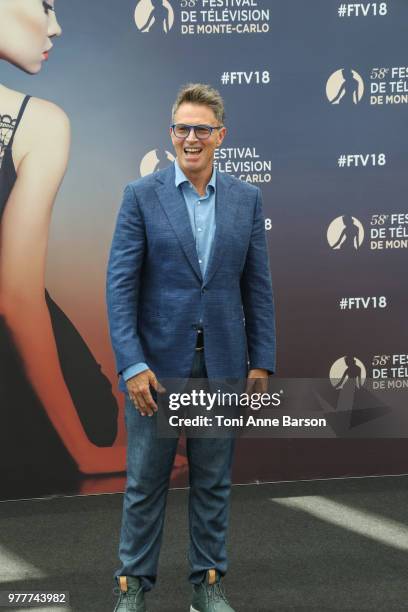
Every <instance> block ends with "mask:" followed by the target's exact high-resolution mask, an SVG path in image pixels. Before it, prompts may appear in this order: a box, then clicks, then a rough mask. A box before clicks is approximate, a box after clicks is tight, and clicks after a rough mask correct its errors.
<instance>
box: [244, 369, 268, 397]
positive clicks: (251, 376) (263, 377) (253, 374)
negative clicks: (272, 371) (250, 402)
mask: <svg viewBox="0 0 408 612" xmlns="http://www.w3.org/2000/svg"><path fill="white" fill-rule="evenodd" d="M268 376H269V374H268V370H262V369H261V368H256V369H254V370H249V372H248V378H247V384H246V389H245V393H248V394H249V395H250V394H251V393H267V391H268Z"/></svg>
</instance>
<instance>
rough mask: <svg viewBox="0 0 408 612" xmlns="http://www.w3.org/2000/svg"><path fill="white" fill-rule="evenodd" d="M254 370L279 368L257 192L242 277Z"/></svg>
mask: <svg viewBox="0 0 408 612" xmlns="http://www.w3.org/2000/svg"><path fill="white" fill-rule="evenodd" d="M241 297H242V304H243V308H244V315H245V329H246V335H247V344H248V356H249V367H250V369H254V368H262V369H265V370H268V371H269V372H270V373H271V374H273V373H274V372H275V368H276V331H275V307H274V299H273V291H272V279H271V271H270V265H269V256H268V247H267V242H266V233H265V219H264V215H263V208H262V194H261V190H260V189H259V188H257V196H256V203H255V212H254V220H253V225H252V233H251V239H250V243H249V247H248V251H247V256H246V261H245V265H244V269H243V273H242V276H241Z"/></svg>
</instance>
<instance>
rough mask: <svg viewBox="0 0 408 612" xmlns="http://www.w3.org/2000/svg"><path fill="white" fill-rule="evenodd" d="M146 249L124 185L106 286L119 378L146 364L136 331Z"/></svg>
mask: <svg viewBox="0 0 408 612" xmlns="http://www.w3.org/2000/svg"><path fill="white" fill-rule="evenodd" d="M145 245H146V237H145V227H144V220H143V216H142V214H141V211H140V207H139V203H138V201H137V197H136V194H135V191H134V188H133V187H132V185H127V187H126V188H125V191H124V195H123V200H122V205H121V207H120V210H119V214H118V218H117V222H116V227H115V232H114V235H113V240H112V246H111V250H110V255H109V262H108V272H107V282H106V300H107V307H108V318H109V330H110V336H111V341H112V346H113V351H114V354H115V359H116V370H117V372H118V374H120V373H121V372H122V371H123V370H125V369H126V368H127V367H129V366H131V365H133V364H135V363H139V362H145V361H146V359H145V356H144V354H143V349H142V346H141V343H140V338H139V335H138V327H137V312H138V300H139V292H140V283H141V274H142V266H143V259H144V254H145Z"/></svg>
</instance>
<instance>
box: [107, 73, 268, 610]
mask: <svg viewBox="0 0 408 612" xmlns="http://www.w3.org/2000/svg"><path fill="white" fill-rule="evenodd" d="M170 134H171V139H172V142H173V146H174V149H175V152H176V156H177V159H176V161H175V163H174V164H173V165H172V166H170V167H169V168H166V169H164V170H160V171H159V172H156V173H155V174H152V175H150V176H148V177H145V178H142V179H140V180H138V181H136V182H134V183H130V184H129V185H128V186H127V187H126V189H125V193H124V199H123V203H122V207H121V209H120V212H119V217H118V221H117V225H116V230H115V235H114V238H113V243H112V249H111V255H110V260H109V266H108V283H107V289H108V292H107V299H108V311H109V321H110V329H111V337H112V343H113V347H114V351H115V355H116V364H117V371H118V373H119V374H120V376H121V379H120V387H121V389H122V390H123V391H125V392H127V396H126V408H125V410H126V425H127V433H128V475H127V485H126V492H125V498H124V509H123V522H122V531H121V540H120V548H119V556H120V560H121V567H120V569H119V571H118V572H117V580H118V583H119V586H120V589H121V594H120V598H119V601H118V603H117V606H116V608H115V610H116V611H117V612H125V611H126V610H130V609H132V610H135V611H136V612H144V611H145V604H144V593H145V591H147V590H149V589H151V588H152V586H153V585H154V583H155V580H156V573H157V565H158V558H159V551H160V544H161V537H162V529H163V521H164V510H165V503H166V496H167V491H168V485H169V478H170V472H171V468H172V465H173V461H174V457H175V452H176V447H177V439H176V438H171V439H169V438H158V437H157V436H156V433H155V425H156V420H157V405H156V402H155V401H154V399H153V396H152V393H153V395H155V392H160V391H161V390H162V387H161V385H160V383H159V381H160V379H165V378H171V377H173V378H179V379H186V378H188V377H191V378H202V379H203V378H207V377H208V378H210V379H211V378H214V379H215V378H218V379H221V378H224V377H235V378H241V379H244V378H245V377H248V378H249V379H251V384H253V385H254V387H257V388H258V389H260V390H266V383H267V379H268V374H270V373H273V372H274V369H275V328H274V306H273V297H272V286H271V278H270V271H269V263H268V254H267V245H266V237H265V227H264V219H263V213H262V201H261V193H260V190H259V189H258V188H257V187H254V186H252V185H249V184H246V183H243V182H241V181H239V180H237V179H235V178H233V177H230V176H228V175H226V174H221V173H217V172H216V170H215V168H214V165H213V164H214V152H215V149H216V148H217V147H219V146H220V145H221V143H222V142H223V140H224V137H225V134H226V128H225V126H224V105H223V100H222V98H221V96H220V94H219V93H218V92H217V91H216V90H214V89H212V88H211V87H209V86H208V85H202V84H190V85H187V86H185V87H184V88H182V89H181V91H180V92H179V95H178V97H177V99H176V102H175V104H174V106H173V114H172V126H171V128H170ZM244 315H245V321H244ZM248 359H249V361H248ZM248 366H249V372H248ZM150 388H152V392H151V390H150ZM149 417H151V418H149ZM233 447H234V440H233V438H219V439H214V438H188V439H187V457H188V461H189V468H190V497H189V517H190V550H189V561H190V565H191V573H190V582H191V583H192V585H193V592H192V602H191V608H190V610H191V612H233V609H232V608H231V606H230V605H229V603H228V601H227V597H226V595H225V591H224V589H223V586H222V584H221V578H222V577H223V576H224V575H225V573H226V571H227V556H226V542H225V540H226V530H227V524H228V504H229V495H230V487H231V464H232V456H233ZM129 606H133V607H129Z"/></svg>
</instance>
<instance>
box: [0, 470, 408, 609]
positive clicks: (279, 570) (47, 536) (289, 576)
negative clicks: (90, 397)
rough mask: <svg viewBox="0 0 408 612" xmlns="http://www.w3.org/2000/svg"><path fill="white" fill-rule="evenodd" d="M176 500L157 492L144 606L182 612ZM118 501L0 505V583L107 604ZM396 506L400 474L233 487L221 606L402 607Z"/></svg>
mask: <svg viewBox="0 0 408 612" xmlns="http://www.w3.org/2000/svg"><path fill="white" fill-rule="evenodd" d="M187 495H188V492H187V491H186V490H173V491H171V492H170V493H169V499H168V507H167V518H166V527H165V537H164V541H163V547H162V554H161V560H160V571H159V579H158V583H157V586H156V588H155V589H154V590H153V591H152V592H151V593H150V594H149V595H148V596H147V597H148V598H147V602H148V612H155V611H157V612H159V611H163V612H164V611H167V612H187V611H188V610H189V597H190V587H189V584H188V582H187V580H186V576H187V574H188V564H187V557H186V551H187V543H188V531H187V514H186V509H187V503H186V502H187ZM121 506H122V495H120V494H116V495H101V496H87V497H70V498H67V497H65V498H50V499H41V500H29V501H12V502H3V503H0V533H1V535H0V577H1V578H0V579H1V584H0V590H8V589H15V590H20V591H22V590H41V589H46V590H48V591H54V590H55V591H60V590H63V591H69V592H70V595H71V604H70V607H66V608H56V607H55V606H54V607H53V606H50V607H47V608H45V607H42V608H36V610H37V612H38V610H48V611H49V610H53V609H54V610H60V611H62V610H73V611H75V612H109V611H111V610H113V605H114V601H115V597H114V595H113V592H112V588H113V581H112V575H113V572H114V570H115V567H116V554H117V544H118V537H119V527H120V519H121ZM407 508H408V476H402V477H395V476H392V477H381V478H366V479H347V480H329V481H312V482H311V481H308V482H292V483H274V484H265V485H250V486H237V487H234V489H233V495H232V506H231V523H230V533H229V554H230V571H229V573H228V576H227V577H226V579H225V584H226V587H227V592H228V594H229V595H230V600H231V603H233V604H234V606H235V608H236V610H237V612H272V611H276V612H277V611H284V610H285V611H293V612H297V611H299V612H301V611H302V612H306V611H308V612H309V611H310V612H312V611H313V612H315V611H316V612H317V611H319V612H320V611H322V612H328V611H331V610H333V611H334V610H337V611H346V610H347V611H350V612H351V611H353V612H361V611H363V610H370V611H376V612H377V611H384V612H385V611H387V612H389V611H392V610H408V603H407V602H408V580H407V567H408V514H407ZM1 609H7V608H1ZM24 609H25V610H28V609H29V608H24ZM32 609H34V608H32ZM14 610H16V608H14ZM21 610H23V608H21Z"/></svg>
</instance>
